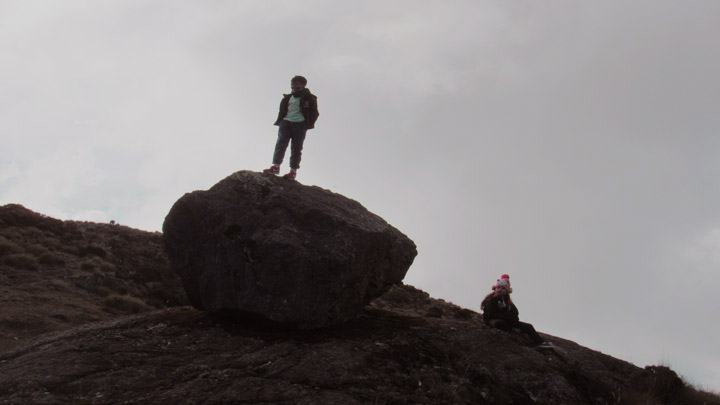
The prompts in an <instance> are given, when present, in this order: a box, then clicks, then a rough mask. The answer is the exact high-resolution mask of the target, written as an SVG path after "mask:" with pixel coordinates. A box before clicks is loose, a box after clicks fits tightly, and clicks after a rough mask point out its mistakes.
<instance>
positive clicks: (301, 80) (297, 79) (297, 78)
mask: <svg viewBox="0 0 720 405" xmlns="http://www.w3.org/2000/svg"><path fill="white" fill-rule="evenodd" d="M293 82H298V83H300V84H302V85H303V86H307V79H306V78H304V77H302V76H295V77H293V78H292V79H290V83H293Z"/></svg>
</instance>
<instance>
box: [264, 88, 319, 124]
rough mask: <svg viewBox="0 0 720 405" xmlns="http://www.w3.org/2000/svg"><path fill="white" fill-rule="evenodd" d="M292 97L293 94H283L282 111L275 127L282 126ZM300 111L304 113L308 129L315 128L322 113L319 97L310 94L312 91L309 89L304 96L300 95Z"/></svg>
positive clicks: (303, 92)
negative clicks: (318, 101)
mask: <svg viewBox="0 0 720 405" xmlns="http://www.w3.org/2000/svg"><path fill="white" fill-rule="evenodd" d="M290 96H292V94H283V98H282V100H281V101H280V111H279V112H278V118H277V120H276V121H275V125H280V123H281V122H282V120H283V119H284V118H285V116H286V115H287V113H288V104H289V103H290ZM300 111H301V112H302V115H303V117H305V122H306V123H307V128H308V129H313V128H315V121H317V119H318V117H319V116H320V113H319V112H318V106H317V97H316V96H315V95H314V94H312V93H310V89H308V88H305V89H303V90H302V94H301V95H300Z"/></svg>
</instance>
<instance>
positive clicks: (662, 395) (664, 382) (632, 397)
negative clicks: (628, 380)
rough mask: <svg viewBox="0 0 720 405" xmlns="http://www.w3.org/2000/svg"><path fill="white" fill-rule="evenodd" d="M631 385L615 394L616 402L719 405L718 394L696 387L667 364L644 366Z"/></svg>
mask: <svg viewBox="0 0 720 405" xmlns="http://www.w3.org/2000/svg"><path fill="white" fill-rule="evenodd" d="M631 387H632V388H629V389H627V390H621V391H619V392H618V393H617V394H616V404H619V405H630V404H648V405H654V404H658V405H659V404H665V405H681V404H705V405H720V396H718V395H715V394H714V393H711V392H706V391H700V390H698V389H696V388H695V387H693V386H692V385H691V384H688V383H687V382H685V381H684V380H683V379H681V378H680V377H678V375H677V373H675V372H674V371H673V370H671V369H670V368H669V367H667V366H647V367H645V372H644V373H643V374H642V375H640V376H639V377H638V378H636V379H635V380H634V381H633V382H632V384H631Z"/></svg>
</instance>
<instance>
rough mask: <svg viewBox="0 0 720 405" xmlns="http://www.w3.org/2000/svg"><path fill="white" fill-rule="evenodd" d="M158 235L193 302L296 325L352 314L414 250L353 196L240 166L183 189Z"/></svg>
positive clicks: (393, 278) (397, 277) (395, 276)
mask: <svg viewBox="0 0 720 405" xmlns="http://www.w3.org/2000/svg"><path fill="white" fill-rule="evenodd" d="M163 234H164V240H165V248H166V251H167V253H168V256H169V258H170V263H171V266H173V268H174V269H175V270H176V271H177V272H178V273H179V274H180V277H181V278H182V280H183V285H184V287H185V291H186V293H187V295H188V299H189V300H190V302H191V303H192V304H193V305H194V306H195V307H196V308H198V309H202V310H206V311H210V312H218V311H224V310H234V311H237V312H239V313H242V314H245V315H251V316H253V317H258V316H259V317H260V318H261V319H265V320H268V321H271V322H274V323H279V324H284V325H285V326H289V327H296V328H302V329H309V328H317V327H323V326H327V325H332V324H338V323H342V322H345V321H347V320H349V319H351V318H353V317H354V316H355V315H356V314H357V313H358V312H359V311H360V309H361V308H363V307H364V306H365V305H367V304H368V303H369V302H370V301H371V300H373V299H374V298H377V297H379V296H380V295H382V294H383V293H384V292H386V291H387V290H388V289H389V288H390V287H391V286H392V285H393V284H395V283H398V282H400V281H401V280H402V279H403V278H404V277H405V273H406V272H407V270H408V268H409V267H410V265H411V264H412V261H413V259H414V258H415V256H416V255H417V250H416V248H415V244H414V243H413V242H412V241H411V240H410V239H409V238H408V237H407V236H405V235H404V234H403V233H401V232H400V231H398V230H397V229H395V228H394V227H392V226H390V225H389V224H388V223H386V222H385V221H384V220H383V219H382V218H380V217H378V216H377V215H375V214H372V213H371V212H369V211H368V210H366V209H365V208H364V207H363V206H362V205H360V204H359V203H358V202H356V201H353V200H351V199H348V198H346V197H344V196H342V195H340V194H336V193H333V192H331V191H328V190H324V189H322V188H319V187H314V186H312V187H311V186H305V185H302V184H300V183H298V182H295V181H292V180H287V179H283V178H279V177H275V176H273V175H269V174H262V173H255V172H249V171H240V172H237V173H234V174H232V175H230V176H228V177H227V178H225V179H224V180H222V181H220V182H219V183H218V184H216V185H215V186H213V187H212V188H211V189H210V190H207V191H195V192H192V193H188V194H185V195H184V196H183V197H182V198H180V199H179V200H178V201H177V202H176V203H175V205H173V207H172V209H171V210H170V213H169V214H168V215H167V217H166V218H165V223H164V224H163Z"/></svg>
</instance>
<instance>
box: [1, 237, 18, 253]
mask: <svg viewBox="0 0 720 405" xmlns="http://www.w3.org/2000/svg"><path fill="white" fill-rule="evenodd" d="M20 252H22V249H21V248H20V246H18V245H16V244H14V243H12V242H10V241H9V240H7V239H5V238H3V237H2V236H0V257H3V256H5V255H9V254H13V253H20Z"/></svg>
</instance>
